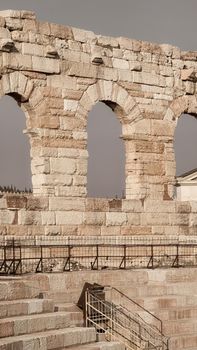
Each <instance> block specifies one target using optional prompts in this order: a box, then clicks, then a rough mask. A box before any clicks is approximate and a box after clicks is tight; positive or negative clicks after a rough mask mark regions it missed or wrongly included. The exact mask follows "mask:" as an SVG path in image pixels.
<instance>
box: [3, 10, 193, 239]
mask: <svg viewBox="0 0 197 350" xmlns="http://www.w3.org/2000/svg"><path fill="white" fill-rule="evenodd" d="M196 72H197V53H196V52H183V51H181V50H180V49H179V48H177V47H173V46H170V45H166V44H165V45H158V44H152V43H148V42H142V41H136V40H132V39H127V38H122V37H119V38H111V37H104V36H100V35H95V34H94V33H92V32H88V31H84V30H80V29H77V28H71V27H66V26H62V25H56V24H53V23H46V22H38V21H37V20H36V16H35V14H34V13H33V12H29V11H12V10H8V11H2V12H0V75H1V80H0V96H3V95H6V94H7V95H10V96H13V98H15V100H16V101H17V102H18V103H19V105H20V106H21V108H22V109H23V110H24V111H25V114H26V125H27V128H26V131H25V132H26V133H27V134H28V136H29V140H30V145H31V170H32V183H33V194H32V195H27V196H25V195H14V196H12V195H2V198H1V199H0V208H1V211H0V228H1V232H2V234H20V235H23V234H31V235H34V234H43V235H48V234H80V235H82V234H83V235H85V234H89V235H95V234H98V235H100V234H102V235H111V234H117V235H119V234H135V233H136V234H195V232H196V223H197V218H196V210H197V209H196V208H197V206H196V205H195V202H193V203H189V202H185V203H179V202H176V201H174V184H175V169H176V164H175V157H174V148H173V139H174V132H175V128H176V124H177V120H178V118H179V116H180V115H181V114H182V113H184V112H186V113H189V114H192V115H196V111H197V101H196V81H197V75H196V74H197V73H196ZM98 101H102V102H104V103H105V104H107V105H108V106H109V107H111V108H112V110H113V111H114V112H115V113H116V115H117V116H118V118H119V120H120V122H121V124H122V139H123V140H124V144H125V152H126V164H125V175H126V184H125V196H126V199H123V200H119V201H116V200H107V199H103V200H102V199H94V200H93V199H90V198H86V197H87V191H86V185H87V162H88V153H87V130H86V125H87V118H88V113H89V111H90V110H91V109H92V108H93V106H94V105H95V104H96V103H97V102H98Z"/></svg>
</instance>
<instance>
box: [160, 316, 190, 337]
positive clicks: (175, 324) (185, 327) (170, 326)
mask: <svg viewBox="0 0 197 350" xmlns="http://www.w3.org/2000/svg"><path fill="white" fill-rule="evenodd" d="M163 333H164V334H165V335H167V336H173V335H178V334H180V335H181V334H185V333H187V334H191V335H192V334H197V320H194V319H192V320H190V319H189V320H175V321H164V322H163Z"/></svg>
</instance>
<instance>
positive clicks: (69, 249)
mask: <svg viewBox="0 0 197 350" xmlns="http://www.w3.org/2000/svg"><path fill="white" fill-rule="evenodd" d="M70 258H71V246H70V244H69V246H68V269H69V271H70Z"/></svg>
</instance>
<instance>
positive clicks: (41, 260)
mask: <svg viewBox="0 0 197 350" xmlns="http://www.w3.org/2000/svg"><path fill="white" fill-rule="evenodd" d="M40 267H41V272H43V246H42V245H41V246H40Z"/></svg>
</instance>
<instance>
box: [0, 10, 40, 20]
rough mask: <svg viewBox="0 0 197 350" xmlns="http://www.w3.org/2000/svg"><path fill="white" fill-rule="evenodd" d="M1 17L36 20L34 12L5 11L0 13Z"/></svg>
mask: <svg viewBox="0 0 197 350" xmlns="http://www.w3.org/2000/svg"><path fill="white" fill-rule="evenodd" d="M0 16H1V17H5V18H9V17H10V18H21V19H35V18H36V14H35V12H33V11H24V10H22V11H18V10H4V11H0Z"/></svg>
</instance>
